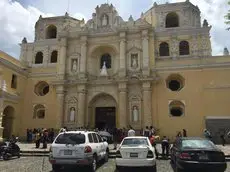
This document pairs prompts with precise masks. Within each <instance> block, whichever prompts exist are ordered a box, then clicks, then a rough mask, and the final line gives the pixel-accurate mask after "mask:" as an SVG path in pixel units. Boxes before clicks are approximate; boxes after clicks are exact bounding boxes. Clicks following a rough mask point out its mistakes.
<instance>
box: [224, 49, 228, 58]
mask: <svg viewBox="0 0 230 172" xmlns="http://www.w3.org/2000/svg"><path fill="white" fill-rule="evenodd" d="M224 56H229V51H228V48H227V47H225V48H224Z"/></svg>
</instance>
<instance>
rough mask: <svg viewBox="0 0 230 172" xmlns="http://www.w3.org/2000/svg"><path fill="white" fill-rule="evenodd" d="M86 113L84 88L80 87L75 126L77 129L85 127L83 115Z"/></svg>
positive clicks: (83, 86)
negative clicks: (76, 125)
mask: <svg viewBox="0 0 230 172" xmlns="http://www.w3.org/2000/svg"><path fill="white" fill-rule="evenodd" d="M85 113H86V86H85V85H80V86H79V87H78V112H77V124H78V127H85V115H86V114H85Z"/></svg>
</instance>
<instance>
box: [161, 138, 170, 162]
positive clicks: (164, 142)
mask: <svg viewBox="0 0 230 172" xmlns="http://www.w3.org/2000/svg"><path fill="white" fill-rule="evenodd" d="M161 147H162V156H163V157H166V158H168V156H169V140H168V139H167V137H166V136H164V137H163V139H162V142H161Z"/></svg>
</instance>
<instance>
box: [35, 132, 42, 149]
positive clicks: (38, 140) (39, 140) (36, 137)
mask: <svg viewBox="0 0 230 172" xmlns="http://www.w3.org/2000/svg"><path fill="white" fill-rule="evenodd" d="M40 142H41V134H40V133H39V132H38V131H37V132H36V134H35V146H36V148H39V147H40Z"/></svg>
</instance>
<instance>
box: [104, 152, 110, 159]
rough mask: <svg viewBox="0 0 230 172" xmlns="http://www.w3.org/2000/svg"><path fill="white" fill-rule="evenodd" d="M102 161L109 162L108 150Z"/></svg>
mask: <svg viewBox="0 0 230 172" xmlns="http://www.w3.org/2000/svg"><path fill="white" fill-rule="evenodd" d="M104 161H105V162H108V161H109V150H106V153H105V158H104Z"/></svg>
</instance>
